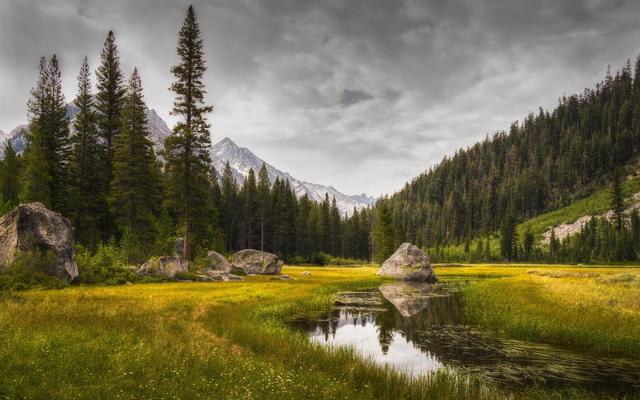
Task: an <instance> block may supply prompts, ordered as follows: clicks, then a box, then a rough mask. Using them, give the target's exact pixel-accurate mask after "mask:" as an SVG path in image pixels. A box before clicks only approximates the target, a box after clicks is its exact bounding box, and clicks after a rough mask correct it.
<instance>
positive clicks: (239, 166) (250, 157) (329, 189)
mask: <svg viewBox="0 0 640 400" xmlns="http://www.w3.org/2000/svg"><path fill="white" fill-rule="evenodd" d="M211 161H212V162H213V166H214V168H215V169H216V171H218V172H219V173H220V172H222V171H223V170H224V168H225V167H226V164H227V162H228V163H229V166H230V167H231V170H232V172H233V175H234V177H235V179H236V181H237V182H238V183H240V184H242V183H243V182H244V180H245V179H246V177H247V175H248V174H249V170H250V169H253V171H254V173H256V174H257V173H258V171H260V168H262V164H263V163H264V164H265V165H266V168H267V174H268V175H269V181H271V183H273V182H275V180H276V179H279V180H281V181H288V182H289V185H291V188H292V189H293V190H294V191H295V193H296V196H298V197H302V196H304V195H307V196H308V197H309V198H310V199H311V200H314V201H317V202H321V201H324V199H325V196H326V195H328V196H329V199H330V201H331V200H332V199H333V197H335V198H336V204H337V206H338V208H339V209H340V210H341V212H342V213H343V214H351V213H352V212H353V209H354V208H356V209H362V208H365V207H367V206H368V205H369V204H370V203H367V202H364V201H361V198H362V196H348V195H346V194H344V193H341V192H339V191H338V190H337V189H335V188H334V187H333V186H324V185H319V184H316V183H311V182H305V181H301V180H298V179H296V178H294V177H292V176H291V175H290V174H289V173H287V172H284V171H281V170H279V169H277V168H275V167H273V166H272V165H270V164H269V163H267V162H265V161H264V160H263V159H261V158H260V157H258V156H256V155H255V154H254V153H253V152H251V150H249V149H247V148H246V147H239V146H238V145H237V144H236V143H235V142H234V141H233V140H231V139H230V138H228V137H225V138H224V139H222V140H221V141H219V142H218V143H216V144H215V145H214V146H212V148H211Z"/></svg>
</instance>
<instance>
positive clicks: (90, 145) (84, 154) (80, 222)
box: [69, 57, 105, 249]
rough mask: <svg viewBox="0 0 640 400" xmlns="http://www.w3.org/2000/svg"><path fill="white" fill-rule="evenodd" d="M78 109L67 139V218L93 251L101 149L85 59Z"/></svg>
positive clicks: (100, 205)
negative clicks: (68, 149) (69, 141)
mask: <svg viewBox="0 0 640 400" xmlns="http://www.w3.org/2000/svg"><path fill="white" fill-rule="evenodd" d="M75 105H76V107H78V113H77V114H76V120H75V124H74V128H75V129H74V134H73V136H72V137H71V144H72V148H71V155H70V159H69V178H70V179H69V183H70V190H69V192H70V193H69V194H70V201H69V203H70V206H69V217H70V218H71V220H72V221H73V223H74V226H75V228H76V232H75V234H76V238H77V240H78V241H79V242H80V243H83V244H84V245H85V246H88V247H89V248H90V249H94V248H95V246H96V245H97V243H98V242H99V239H100V237H99V232H98V228H99V226H98V223H99V221H100V218H101V215H102V212H103V210H104V207H105V192H104V187H103V185H102V184H101V182H100V179H99V177H100V176H101V175H102V173H103V172H104V170H103V165H102V164H101V163H100V161H101V160H103V159H104V145H103V144H102V143H101V142H100V138H99V134H98V128H97V125H96V124H97V115H96V112H95V110H94V104H93V98H92V96H91V80H90V72H89V65H88V63H87V58H86V57H85V59H84V63H83V64H82V68H81V69H80V74H79V75H78V95H77V97H76V99H75Z"/></svg>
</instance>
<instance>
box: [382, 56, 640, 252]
mask: <svg viewBox="0 0 640 400" xmlns="http://www.w3.org/2000/svg"><path fill="white" fill-rule="evenodd" d="M560 90H561V88H559V91H560ZM639 135H640V58H639V59H638V61H637V62H636V64H635V68H632V66H631V63H630V62H629V61H627V64H626V65H625V66H624V68H622V70H620V71H618V72H616V73H615V74H612V73H611V72H610V71H609V72H608V73H607V75H606V77H605V79H604V80H603V81H602V82H600V83H598V84H597V85H596V86H595V88H594V89H587V90H585V91H584V93H582V94H579V95H572V96H568V97H562V98H561V99H560V100H559V104H558V106H557V107H556V108H555V109H554V110H553V111H551V112H549V111H544V110H542V109H540V110H539V111H538V112H537V113H535V114H534V113H532V114H530V115H528V116H527V117H526V118H525V119H524V121H522V122H516V123H513V124H512V126H511V128H510V129H509V131H508V132H498V133H496V134H495V135H494V136H493V137H491V138H489V137H487V138H485V139H484V140H483V141H482V142H480V143H477V144H475V145H474V146H472V147H470V148H467V149H465V150H459V151H457V152H456V153H455V154H454V155H453V156H451V157H446V158H445V159H444V160H443V161H442V162H440V163H439V164H438V165H437V166H435V167H433V168H431V169H429V170H428V171H426V172H425V173H423V174H422V175H420V176H418V177H417V178H415V179H414V180H413V181H412V182H410V183H408V184H407V185H406V186H405V187H404V188H403V189H402V190H401V191H399V192H398V193H396V194H394V195H393V196H391V197H390V198H388V199H387V200H385V201H386V202H388V205H387V206H388V207H390V209H391V212H392V216H393V221H394V224H395V225H396V227H397V229H398V231H397V234H398V236H399V237H398V239H400V240H402V241H410V242H415V243H416V244H418V245H419V246H422V247H437V246H442V245H452V244H464V243H465V242H466V243H467V245H468V244H469V242H470V241H471V239H472V238H474V237H478V236H488V235H490V234H494V233H498V232H499V231H500V228H501V227H503V226H505V225H510V226H515V224H516V223H517V222H520V221H524V220H526V219H528V218H531V217H533V216H535V215H538V214H540V213H542V212H545V211H549V210H553V209H557V208H559V207H562V206H566V205H568V204H570V203H571V202H573V201H575V200H577V199H580V198H583V197H585V196H587V195H589V194H591V193H592V192H594V191H595V190H596V189H598V188H602V187H603V186H604V185H607V184H609V183H610V181H611V179H612V176H613V173H614V171H617V170H618V169H619V168H625V166H629V165H630V163H632V161H633V160H634V157H635V156H636V155H637V154H638V151H639V150H640V138H639ZM627 172H628V171H627ZM620 174H621V176H622V175H624V174H625V170H624V169H621V170H620Z"/></svg>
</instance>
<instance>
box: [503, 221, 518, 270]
mask: <svg viewBox="0 0 640 400" xmlns="http://www.w3.org/2000/svg"><path fill="white" fill-rule="evenodd" d="M500 254H501V255H502V259H504V260H506V261H514V260H516V259H517V258H518V233H517V231H516V221H515V218H514V216H513V212H512V211H509V212H508V213H507V215H506V217H505V218H504V220H503V221H502V226H501V227H500Z"/></svg>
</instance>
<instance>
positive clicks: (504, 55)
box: [0, 0, 640, 195]
mask: <svg viewBox="0 0 640 400" xmlns="http://www.w3.org/2000/svg"><path fill="white" fill-rule="evenodd" d="M188 4H189V2H188V1H181V0H180V1H176V0H160V1H159V0H109V1H104V0H77V1H74V0H68V1H63V0H58V1H56V0H47V1H42V0H0V129H1V130H4V131H9V130H11V129H13V128H14V127H15V126H16V125H18V124H20V123H23V122H24V121H25V120H26V110H25V109H26V102H27V99H28V93H29V89H30V88H31V87H32V86H33V85H34V82H35V80H36V73H37V63H38V59H39V57H40V56H41V55H50V54H51V53H53V52H55V53H57V54H58V55H59V57H60V58H61V62H62V67H63V72H64V76H63V79H64V87H65V93H66V96H67V100H71V99H72V98H73V97H74V96H75V87H76V82H75V80H76V76H77V73H78V70H79V68H80V64H81V62H82V58H83V57H84V55H87V56H88V57H89V61H90V64H91V67H92V68H95V67H96V65H97V62H98V59H99V54H100V49H101V47H102V43H103V41H104V38H105V35H106V33H107V31H108V30H109V29H113V30H114V31H115V33H116V37H117V43H118V46H119V49H120V55H121V60H122V64H123V68H124V70H125V72H126V74H127V75H128V74H129V73H130V72H131V71H132V69H133V67H134V66H137V67H138V69H139V70H140V73H141V75H142V80H143V85H144V91H145V95H146V99H147V103H148V105H149V107H151V108H155V109H156V110H157V112H158V113H159V114H160V116H162V117H163V118H165V119H166V120H167V121H168V122H169V125H170V126H171V122H172V121H171V119H170V118H169V115H168V114H169V108H170V106H171V102H172V96H171V93H170V92H169V91H168V89H167V88H168V87H169V85H170V83H171V81H172V76H171V75H170V73H169V67H170V66H171V65H173V64H174V63H176V61H177V56H176V52H175V45H176V41H177V32H178V30H179V28H180V25H181V24H182V20H183V17H184V12H185V9H186V6H187V5H188ZM193 4H194V6H195V8H196V12H197V14H198V18H199V21H200V25H201V29H202V32H203V37H204V46H205V54H206V59H207V63H208V67H209V70H208V71H207V75H206V84H207V90H208V96H207V100H208V101H209V102H210V103H211V104H213V105H214V106H215V107H216V110H215V112H214V113H212V114H211V115H210V120H211V122H212V132H211V133H212V140H213V141H214V143H215V142H217V141H218V140H220V139H222V138H223V137H225V136H228V137H230V138H231V139H233V140H234V141H236V142H237V143H238V144H239V145H241V146H245V147H248V148H249V149H251V150H252V151H253V152H255V153H256V154H257V155H258V156H260V157H262V158H264V159H265V160H267V161H269V162H270V163H272V164H273V165H274V166H276V167H278V168H280V169H282V170H285V171H287V172H290V173H291V174H292V175H293V176H295V177H297V178H299V179H303V180H308V181H312V182H316V183H322V184H331V185H333V186H334V187H336V188H337V189H338V190H341V191H343V192H346V193H350V194H351V193H360V192H367V193H369V194H374V195H379V194H382V193H390V192H393V191H395V190H397V189H399V188H401V187H402V186H403V185H404V183H405V182H406V181H407V180H410V179H411V178H413V177H414V176H416V175H417V174H419V173H420V172H422V171H423V170H425V169H426V168H427V167H428V166H430V165H433V164H434V163H436V162H438V161H439V160H440V159H441V158H442V157H443V156H445V155H447V154H452V153H453V152H455V150H456V149H458V148H460V147H465V146H467V145H469V144H472V143H473V142H475V141H477V140H479V139H481V138H483V137H484V136H485V134H487V133H492V132H495V131H497V130H502V129H508V127H509V125H510V123H511V122H512V121H515V120H521V119H522V118H523V117H524V116H525V115H526V114H528V113H529V112H532V111H536V110H537V109H538V107H539V106H542V107H544V108H551V107H553V106H554V105H555V104H557V101H558V98H559V97H560V96H562V95H563V94H572V93H575V92H581V91H582V90H583V89H584V88H585V87H592V86H593V85H594V84H595V83H596V82H597V81H599V80H600V79H601V78H602V77H603V76H604V74H605V72H606V69H607V65H608V64H611V65H612V67H613V68H614V69H616V68H618V67H619V66H621V65H622V64H623V63H624V62H625V61H626V59H627V58H632V59H634V58H635V56H636V55H637V54H638V52H639V50H640V49H639V48H640V1H632V0H575V1H562V0H540V1H534V0H494V1H484V0H482V1H481V0H466V1H458V0H447V1H443V0H439V1H435V0H434V1H427V0H421V1H420V0H405V1H402V0H341V1H340V0H309V1H293V0H291V1H284V0H208V1H194V2H193Z"/></svg>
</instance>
